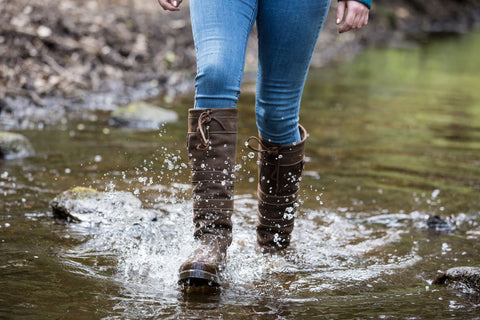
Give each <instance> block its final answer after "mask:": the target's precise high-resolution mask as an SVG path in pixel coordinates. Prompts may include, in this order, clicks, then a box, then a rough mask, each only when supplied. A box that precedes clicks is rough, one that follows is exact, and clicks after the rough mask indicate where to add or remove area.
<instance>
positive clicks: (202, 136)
mask: <svg viewBox="0 0 480 320" xmlns="http://www.w3.org/2000/svg"><path fill="white" fill-rule="evenodd" d="M211 114H212V110H210V109H207V110H205V111H204V112H202V113H201V114H200V116H199V117H198V122H197V138H198V140H200V143H199V144H197V146H196V148H197V150H202V151H205V150H207V149H208V148H209V147H210V144H211V141H210V128H209V126H208V124H209V123H210V122H211V121H212V120H215V121H216V122H217V123H218V124H219V125H220V126H221V127H222V129H223V130H225V126H224V125H223V123H222V122H221V121H220V120H218V119H215V118H213V117H212V116H211Z"/></svg>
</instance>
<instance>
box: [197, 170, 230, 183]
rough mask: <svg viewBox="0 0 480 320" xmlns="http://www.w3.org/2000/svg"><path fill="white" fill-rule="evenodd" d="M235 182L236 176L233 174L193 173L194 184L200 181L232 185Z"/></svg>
mask: <svg viewBox="0 0 480 320" xmlns="http://www.w3.org/2000/svg"><path fill="white" fill-rule="evenodd" d="M234 180H235V174H234V173H233V172H227V173H226V174H225V173H223V172H222V171H193V172H192V182H193V183H195V182H200V181H214V182H217V181H218V182H222V181H225V183H228V184H232V183H233V181H234Z"/></svg>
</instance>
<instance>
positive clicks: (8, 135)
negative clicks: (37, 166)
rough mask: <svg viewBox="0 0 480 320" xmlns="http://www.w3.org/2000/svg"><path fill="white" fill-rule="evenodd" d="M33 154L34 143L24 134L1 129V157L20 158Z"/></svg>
mask: <svg viewBox="0 0 480 320" xmlns="http://www.w3.org/2000/svg"><path fill="white" fill-rule="evenodd" d="M33 154H35V151H34V150H33V147H32V144H31V143H30V141H28V139H27V138H25V137H24V136H23V135H21V134H18V133H12V132H5V131H0V158H3V159H19V158H25V157H29V156H31V155H33Z"/></svg>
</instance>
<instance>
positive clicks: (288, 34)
mask: <svg viewBox="0 0 480 320" xmlns="http://www.w3.org/2000/svg"><path fill="white" fill-rule="evenodd" d="M329 6H330V0H302V1H292V0H190V14H191V19H192V30H193V38H194V42H195V50H196V54H197V76H196V78H195V80H196V84H195V88H196V90H195V106H194V107H195V108H200V109H201V108H234V107H235V105H236V103H237V101H238V95H239V94H240V85H241V82H242V76H243V70H244V64H245V51H246V47H247V40H248V36H249V34H250V32H251V29H252V27H253V24H254V23H255V21H256V23H257V28H258V51H259V52H258V57H259V63H258V76H257V93H256V106H255V113H256V118H257V126H258V130H259V133H260V135H261V137H262V138H263V139H266V140H267V141H270V142H272V143H276V144H281V145H289V144H293V143H296V142H299V141H300V133H299V131H298V114H299V109H300V99H301V96H302V91H303V86H304V84H305V79H306V76H307V72H308V67H309V65H310V61H311V57H312V53H313V50H314V48H315V44H316V42H317V39H318V35H319V33H320V30H321V28H322V26H323V23H324V21H325V17H326V15H327V12H328V8H329Z"/></svg>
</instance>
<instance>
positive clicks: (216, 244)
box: [179, 108, 238, 286]
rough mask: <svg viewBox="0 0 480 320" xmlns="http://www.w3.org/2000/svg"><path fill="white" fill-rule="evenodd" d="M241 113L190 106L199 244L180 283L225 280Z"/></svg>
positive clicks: (190, 153)
mask: <svg viewBox="0 0 480 320" xmlns="http://www.w3.org/2000/svg"><path fill="white" fill-rule="evenodd" d="M237 118H238V117H237V109H234V108H221V109H190V110H188V137H187V144H188V157H189V163H190V166H191V169H192V184H193V221H194V223H195V232H194V237H195V239H196V240H197V241H196V243H197V248H196V249H195V250H194V252H193V253H192V254H191V255H190V256H189V258H188V259H187V261H185V262H184V263H183V264H182V265H181V266H180V270H179V276H180V280H179V283H180V284H185V285H188V286H219V285H220V279H219V273H220V272H221V271H222V269H223V268H224V262H225V258H226V254H227V248H228V246H229V245H230V244H231V242H232V221H231V216H232V212H233V185H234V180H235V173H234V169H235V153H236V148H237Z"/></svg>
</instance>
